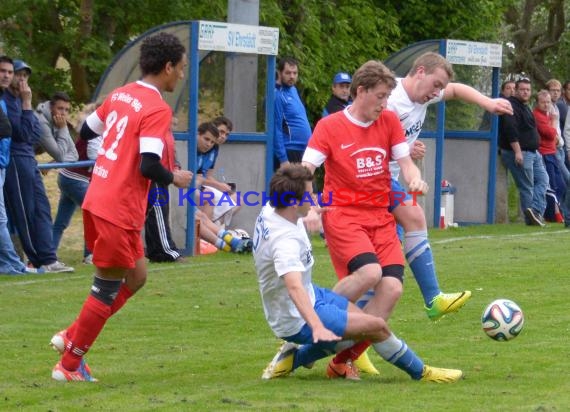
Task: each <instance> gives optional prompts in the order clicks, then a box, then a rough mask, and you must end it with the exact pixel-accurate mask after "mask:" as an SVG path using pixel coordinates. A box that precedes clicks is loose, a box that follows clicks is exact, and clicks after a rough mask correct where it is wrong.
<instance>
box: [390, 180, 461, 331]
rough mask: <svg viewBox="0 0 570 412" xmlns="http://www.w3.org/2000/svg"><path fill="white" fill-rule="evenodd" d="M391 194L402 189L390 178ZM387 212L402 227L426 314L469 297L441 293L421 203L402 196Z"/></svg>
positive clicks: (433, 315)
mask: <svg viewBox="0 0 570 412" xmlns="http://www.w3.org/2000/svg"><path fill="white" fill-rule="evenodd" d="M392 193H398V194H400V193H406V192H405V190H404V189H403V188H402V187H401V186H400V185H399V183H398V182H396V181H394V180H392ZM393 199H395V197H393ZM391 212H392V214H393V215H394V217H395V218H396V221H397V223H398V224H399V225H401V226H402V227H403V229H404V232H405V237H404V254H405V256H406V260H407V261H408V265H409V266H410V269H411V270H412V273H413V275H414V278H415V279H416V282H417V284H418V286H419V288H420V291H421V293H422V296H423V298H424V302H425V308H426V311H427V315H428V317H429V318H430V319H432V320H439V319H441V318H442V317H443V316H444V315H446V314H447V313H451V312H455V311H457V310H458V309H460V308H461V307H462V306H463V305H464V304H465V302H466V301H467V300H468V299H469V297H470V296H471V292H469V291H464V292H459V293H450V294H444V293H442V291H441V289H440V287H439V283H438V279H437V274H436V271H435V262H434V259H433V254H432V251H431V246H430V244H429V240H428V232H427V222H426V220H425V214H424V211H423V209H422V208H421V206H420V205H419V204H417V203H414V201H413V200H412V199H404V201H403V202H396V203H395V204H394V206H393V208H392V210H391Z"/></svg>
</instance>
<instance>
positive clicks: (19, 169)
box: [0, 59, 73, 273]
mask: <svg viewBox="0 0 570 412" xmlns="http://www.w3.org/2000/svg"><path fill="white" fill-rule="evenodd" d="M0 65H2V66H3V67H4V68H6V69H7V70H9V69H12V70H10V74H9V77H11V78H10V85H9V87H8V88H5V89H4V90H3V94H2V98H3V99H4V101H5V102H6V107H7V109H8V118H9V119H10V123H11V125H12V143H11V146H10V164H9V166H8V169H7V170H6V183H5V185H4V195H5V200H6V206H7V207H6V209H7V211H8V217H9V219H10V221H11V223H12V224H13V225H14V226H15V227H16V231H17V233H18V236H19V238H20V241H21V243H22V247H23V249H24V252H25V253H26V256H27V257H28V259H29V262H30V264H31V265H32V266H33V267H34V268H36V269H42V270H44V271H45V272H52V273H57V272H73V268H72V267H70V266H67V265H65V264H64V263H62V262H60V261H59V260H58V259H57V255H56V249H55V246H54V243H53V226H52V220H51V210H50V204H49V200H48V198H47V196H46V191H45V187H44V183H43V180H42V176H41V173H40V171H39V169H38V163H37V161H36V159H35V153H34V146H35V145H36V144H38V143H39V140H40V136H41V130H40V124H39V121H38V119H37V117H36V116H35V115H34V111H33V109H32V89H31V88H30V86H29V85H28V78H29V77H30V75H31V74H32V69H31V67H30V66H29V65H27V64H26V63H25V62H24V61H22V60H14V61H13V64H12V63H10V62H6V61H5V60H2V59H0Z"/></svg>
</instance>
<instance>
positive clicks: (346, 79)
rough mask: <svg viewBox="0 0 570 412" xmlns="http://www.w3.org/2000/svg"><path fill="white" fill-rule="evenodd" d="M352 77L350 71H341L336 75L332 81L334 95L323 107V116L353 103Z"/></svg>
mask: <svg viewBox="0 0 570 412" xmlns="http://www.w3.org/2000/svg"><path fill="white" fill-rule="evenodd" d="M351 82H352V77H351V76H350V74H348V73H344V72H339V73H337V74H335V75H334V77H333V82H332V95H331V97H330V98H329V101H328V102H327V105H326V106H325V108H324V109H323V113H322V117H325V116H328V115H329V114H332V113H336V112H339V111H341V110H343V109H344V108H345V107H347V106H348V105H349V104H350V103H352V99H351V98H350V83H351Z"/></svg>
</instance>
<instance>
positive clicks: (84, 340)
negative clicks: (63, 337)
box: [61, 295, 112, 371]
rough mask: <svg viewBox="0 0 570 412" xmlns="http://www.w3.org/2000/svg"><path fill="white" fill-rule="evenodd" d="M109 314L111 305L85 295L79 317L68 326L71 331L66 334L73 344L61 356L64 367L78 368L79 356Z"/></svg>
mask: <svg viewBox="0 0 570 412" xmlns="http://www.w3.org/2000/svg"><path fill="white" fill-rule="evenodd" d="M111 315H112V312H111V306H109V305H106V304H104V303H103V302H101V301H100V300H98V299H96V298H94V297H93V296H91V295H89V296H87V299H86V300H85V303H84V304H83V307H82V308H81V312H80V313H79V317H78V318H77V320H76V321H75V322H74V323H73V325H72V327H71V328H70V329H72V332H73V333H70V331H69V329H68V336H69V338H70V340H71V342H73V344H72V346H71V348H70V349H69V350H66V351H65V353H64V354H63V357H62V358H61V364H62V365H63V367H64V368H65V369H67V370H68V371H74V370H77V368H79V364H80V363H81V358H82V357H83V355H84V354H85V353H86V352H87V351H88V350H89V348H90V347H91V345H92V344H93V342H95V339H97V336H99V333H100V332H101V330H102V329H103V326H105V323H106V322H107V319H109V317H111Z"/></svg>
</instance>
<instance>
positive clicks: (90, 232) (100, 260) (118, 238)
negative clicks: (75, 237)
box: [83, 209, 144, 269]
mask: <svg viewBox="0 0 570 412" xmlns="http://www.w3.org/2000/svg"><path fill="white" fill-rule="evenodd" d="M83 231H84V233H85V243H86V244H87V248H88V249H89V250H90V251H91V253H93V264H94V265H95V266H97V267H100V268H125V269H133V268H134V267H135V262H136V261H137V260H139V259H140V258H142V257H144V248H143V243H142V237H141V233H140V231H138V230H128V229H123V228H122V227H119V226H117V225H115V224H113V223H111V222H109V221H108V220H105V219H101V218H100V217H98V216H95V215H94V214H92V213H91V212H89V211H88V210H85V209H83Z"/></svg>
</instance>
